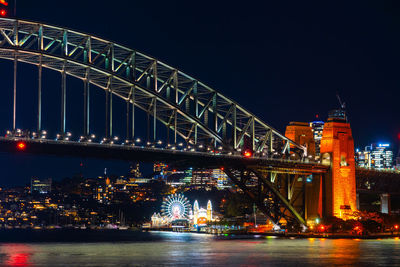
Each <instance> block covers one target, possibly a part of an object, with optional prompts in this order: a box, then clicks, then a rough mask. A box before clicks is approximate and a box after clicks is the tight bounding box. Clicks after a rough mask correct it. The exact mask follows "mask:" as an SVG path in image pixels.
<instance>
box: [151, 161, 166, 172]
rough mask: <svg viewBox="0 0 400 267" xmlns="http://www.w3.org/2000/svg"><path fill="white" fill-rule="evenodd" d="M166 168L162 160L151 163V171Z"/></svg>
mask: <svg viewBox="0 0 400 267" xmlns="http://www.w3.org/2000/svg"><path fill="white" fill-rule="evenodd" d="M166 168H167V165H166V164H165V163H163V162H156V163H154V164H153V172H157V173H160V174H161V173H162V172H163V171H164V170H165V169H166Z"/></svg>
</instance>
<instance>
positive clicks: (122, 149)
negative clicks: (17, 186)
mask: <svg viewBox="0 0 400 267" xmlns="http://www.w3.org/2000/svg"><path fill="white" fill-rule="evenodd" d="M21 141H23V142H24V143H25V144H26V146H25V148H24V149H18V148H17V144H18V142H21ZM0 151H1V152H8V153H19V154H20V153H29V154H44V155H57V156H72V157H83V158H85V157H90V158H102V159H114V160H125V161H141V162H155V161H161V162H165V163H168V164H172V165H173V166H174V167H177V168H185V167H195V168H221V167H230V168H242V167H245V166H262V167H263V168H267V169H269V170H271V171H275V172H291V173H299V174H302V173H304V174H312V173H315V174H317V173H326V172H327V171H328V169H329V167H327V166H324V165H322V164H319V163H311V162H302V161H294V160H285V159H273V158H266V157H252V158H245V157H243V156H242V155H227V154H217V153H211V152H198V151H195V152H192V151H181V150H172V149H162V148H152V147H144V146H124V145H119V144H99V143H87V142H85V143H80V142H75V141H57V140H50V139H30V138H16V137H0Z"/></svg>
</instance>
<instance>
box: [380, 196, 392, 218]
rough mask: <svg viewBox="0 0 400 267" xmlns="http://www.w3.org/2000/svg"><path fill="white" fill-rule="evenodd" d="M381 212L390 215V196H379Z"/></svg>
mask: <svg viewBox="0 0 400 267" xmlns="http://www.w3.org/2000/svg"><path fill="white" fill-rule="evenodd" d="M380 197H381V212H382V213H384V214H390V194H381V195H380Z"/></svg>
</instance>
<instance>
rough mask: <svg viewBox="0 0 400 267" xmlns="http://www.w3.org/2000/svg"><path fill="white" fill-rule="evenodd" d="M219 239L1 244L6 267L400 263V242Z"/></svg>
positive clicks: (173, 236) (177, 236)
mask: <svg viewBox="0 0 400 267" xmlns="http://www.w3.org/2000/svg"><path fill="white" fill-rule="evenodd" d="M234 238H235V239H228V238H225V237H224V238H223V239H220V238H217V237H215V236H208V235H201V234H188V233H165V232H164V233H162V232H160V233H152V234H151V235H149V237H148V240H143V238H142V237H141V238H140V240H137V241H134V242H117V243H111V242H94V243H30V244H7V243H3V244H1V245H0V261H1V264H0V265H1V266H4V265H5V266H36V265H39V266H40V265H42V266H43V265H44V266H65V265H66V264H68V265H73V266H100V265H101V266H104V265H107V266H132V265H134V266H136V265H138V266H142V265H173V266H175V265H193V266H210V265H212V266H238V265H246V266H260V265H263V266H265V265H269V266H293V265H301V266H321V265H325V266H342V265H348V266H350V265H353V266H354V265H368V266H374V265H385V266H388V265H389V266H390V265H392V266H396V265H399V264H400V249H399V248H400V241H399V240H398V239H383V240H351V239H318V238H309V239H293V240H291V239H282V238H268V237H265V238H258V239H239V238H240V237H239V236H237V237H234Z"/></svg>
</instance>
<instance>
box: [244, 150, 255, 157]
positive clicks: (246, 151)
mask: <svg viewBox="0 0 400 267" xmlns="http://www.w3.org/2000/svg"><path fill="white" fill-rule="evenodd" d="M252 155H253V152H252V151H251V150H250V149H246V150H245V151H244V152H243V156H245V157H246V158H250V157H251V156H252Z"/></svg>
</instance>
